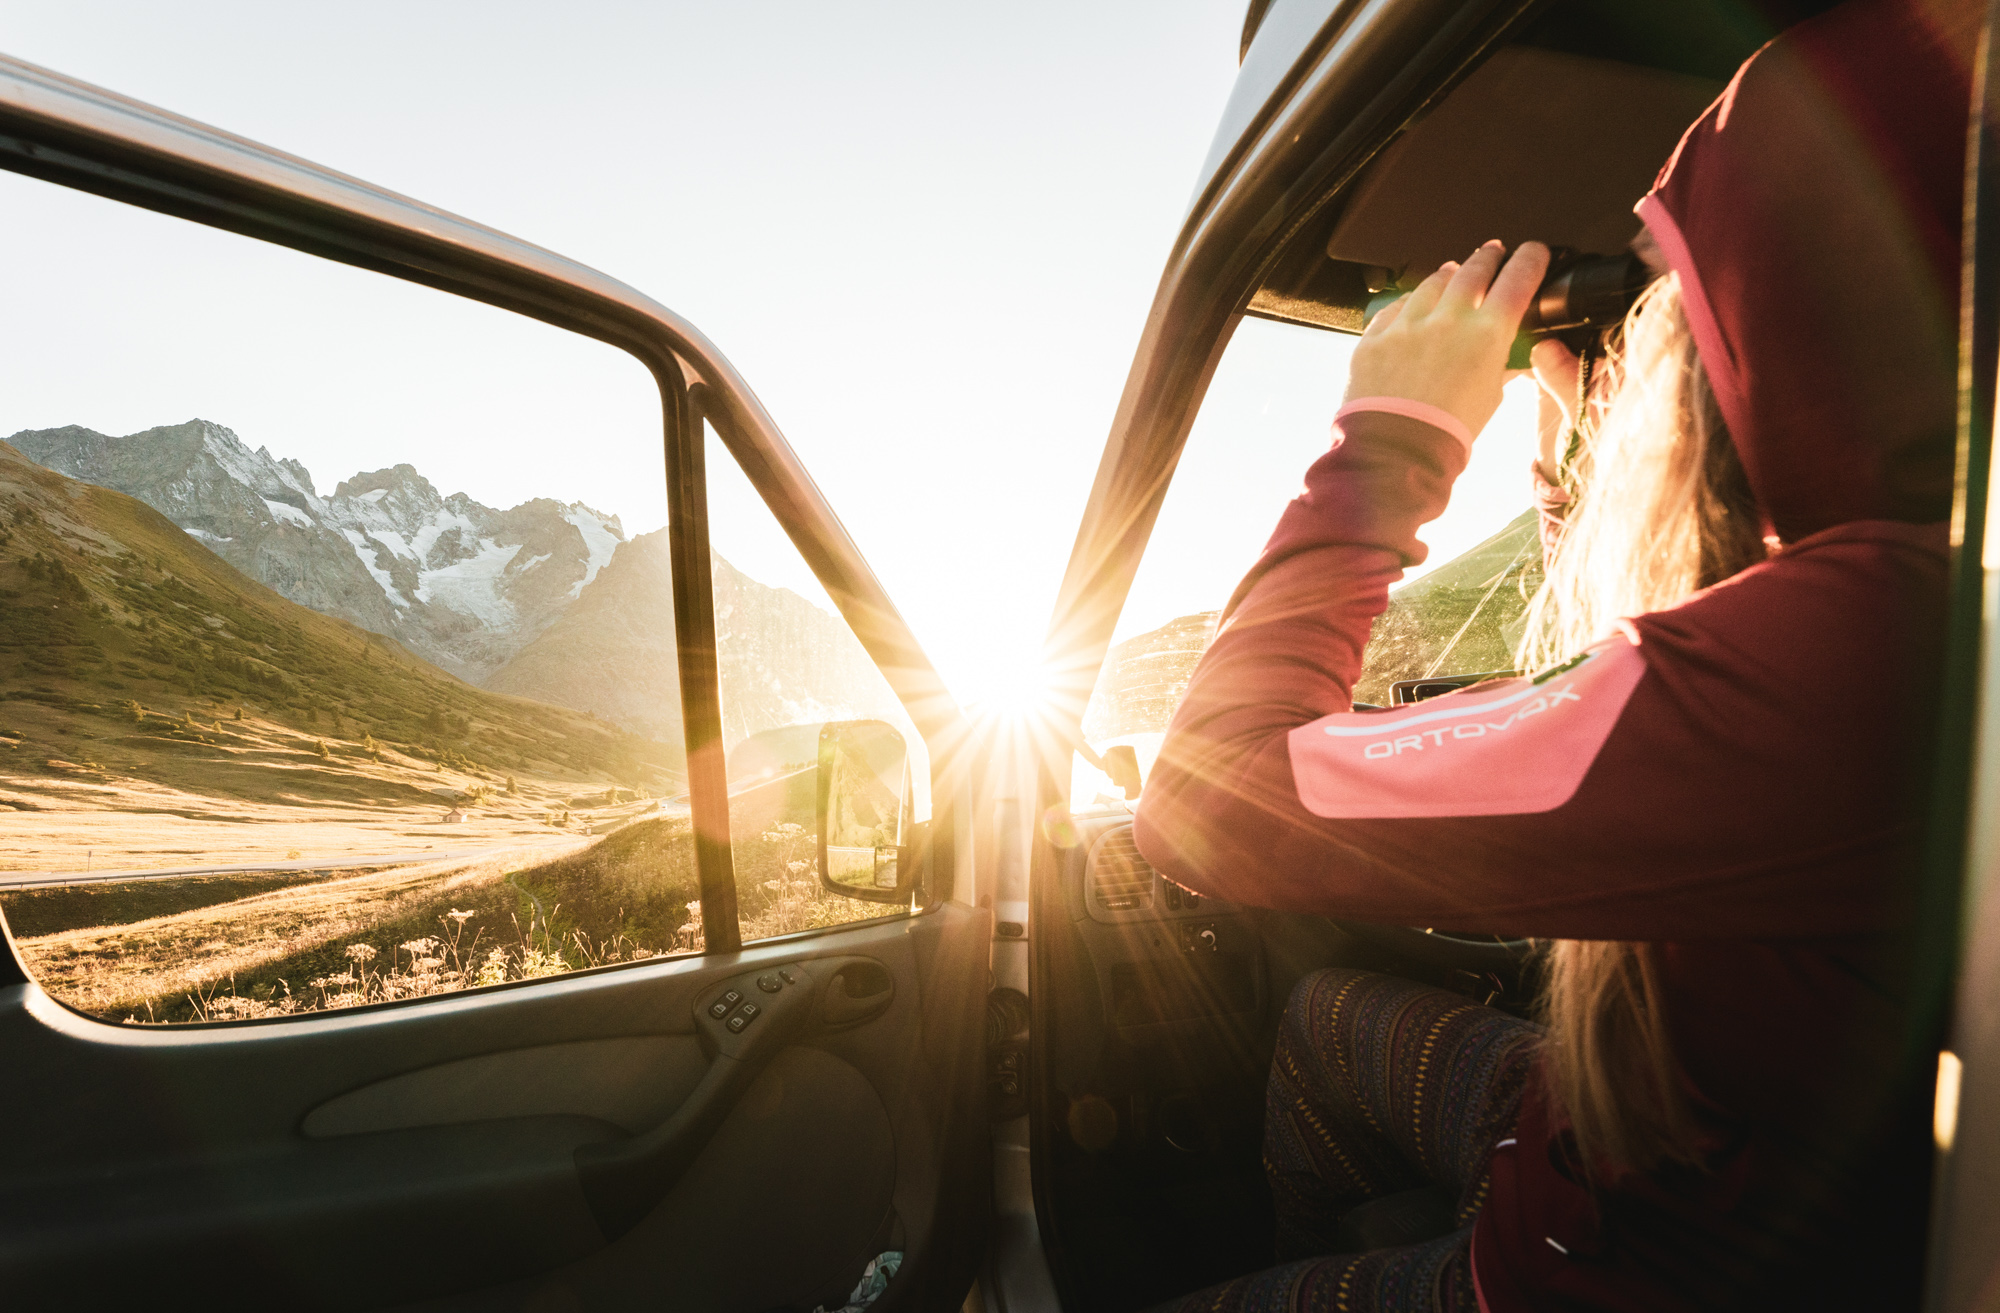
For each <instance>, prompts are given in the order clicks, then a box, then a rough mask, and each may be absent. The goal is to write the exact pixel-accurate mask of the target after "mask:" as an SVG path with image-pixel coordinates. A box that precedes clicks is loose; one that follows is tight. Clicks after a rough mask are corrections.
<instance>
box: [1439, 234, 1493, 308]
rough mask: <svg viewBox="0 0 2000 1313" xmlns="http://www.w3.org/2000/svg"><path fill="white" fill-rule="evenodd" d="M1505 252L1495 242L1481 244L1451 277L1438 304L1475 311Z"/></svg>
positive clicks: (1483, 297)
mask: <svg viewBox="0 0 2000 1313" xmlns="http://www.w3.org/2000/svg"><path fill="white" fill-rule="evenodd" d="M1506 251H1507V248H1506V247H1504V246H1502V245H1501V244H1500V243H1499V242H1497V241H1491V242H1486V243H1484V244H1482V245H1481V246H1480V248H1479V249H1478V250H1476V251H1474V252H1473V253H1472V254H1471V255H1470V256H1468V257H1467V258H1466V261H1465V263H1464V264H1462V265H1460V266H1459V269H1458V272H1457V273H1455V274H1453V275H1452V276H1451V283H1450V285H1449V286H1447V287H1446V288H1445V289H1444V296H1443V297H1442V298H1440V300H1439V302H1438V304H1439V305H1441V306H1443V307H1445V308H1446V309H1452V310H1477V309H1478V308H1479V304H1480V302H1481V301H1483V300H1485V299H1486V288H1487V286H1488V285H1489V284H1490V283H1492V281H1493V271H1494V270H1496V269H1498V268H1499V267H1500V259H1501V257H1502V256H1503V255H1505V254H1506Z"/></svg>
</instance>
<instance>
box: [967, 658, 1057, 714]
mask: <svg viewBox="0 0 2000 1313" xmlns="http://www.w3.org/2000/svg"><path fill="white" fill-rule="evenodd" d="M1053 688H1054V679H1053V672H1051V671H1050V670H1049V668H1048V667H1047V666H1046V665H1044V664H1043V663H1042V662H1041V661H1040V660H1039V659H1037V658H1035V657H1023V658H1022V659H1021V660H1019V661H1016V662H1011V663H1008V664H1006V665H1005V666H1002V667H1001V668H999V669H998V670H996V671H995V672H994V673H993V675H992V676H991V677H990V678H988V679H987V680H985V681H984V683H983V685H982V686H981V688H980V689H979V691H978V693H977V694H975V695H974V697H973V698H972V700H971V704H970V706H969V707H968V710H970V711H971V712H972V713H973V714H975V715H986V716H999V717H1003V718H1005V719H1009V720H1017V719H1027V718H1029V717H1031V716H1033V715H1034V714H1035V713H1037V712H1040V711H1044V710H1046V709H1047V708H1048V706H1049V704H1050V701H1051V698H1050V694H1051V692H1052V691H1053Z"/></svg>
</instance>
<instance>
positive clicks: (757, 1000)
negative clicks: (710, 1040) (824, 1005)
mask: <svg viewBox="0 0 2000 1313" xmlns="http://www.w3.org/2000/svg"><path fill="white" fill-rule="evenodd" d="M811 984H812V977H811V976H810V975H808V974H807V972H806V970H805V968H804V967H802V966H796V965H794V966H784V967H779V968H777V969H775V970H772V971H764V972H760V973H758V974H757V975H755V976H746V977H742V978H739V979H737V980H732V981H730V982H729V983H728V984H726V985H724V986H722V989H721V992H720V993H711V994H708V995H706V996H704V999H705V1001H702V1002H698V1003H697V1004H696V1005H695V1007H696V1014H697V1015H698V1016H699V1015H702V1014H706V1016H707V1020H708V1021H709V1023H710V1024H711V1025H713V1026H715V1031H713V1032H711V1033H718V1032H719V1034H718V1038H720V1039H722V1043H723V1048H724V1050H725V1051H727V1052H735V1051H736V1049H737V1047H738V1045H737V1042H736V1041H734V1039H733V1038H730V1037H734V1036H738V1035H741V1036H743V1037H744V1038H743V1041H742V1042H743V1043H748V1042H749V1041H750V1038H751V1035H749V1034H746V1033H745V1032H750V1031H752V1027H753V1025H754V1026H755V1032H754V1033H761V1032H762V1031H764V1030H766V1029H768V1028H769V1027H771V1026H774V1025H778V1026H782V1022H783V1020H784V1018H785V1017H786V1016H788V1015H791V1014H793V1013H795V1012H797V1013H798V1014H800V1015H803V1012H804V1009H805V1008H806V1005H807V1004H808V1002H809V1000H810V998H811V996H812V990H811V988H810V986H811ZM766 1012H771V1013H775V1014H778V1015H777V1017H776V1018H775V1019H772V1020H760V1019H761V1018H763V1017H764V1014H765V1013H766Z"/></svg>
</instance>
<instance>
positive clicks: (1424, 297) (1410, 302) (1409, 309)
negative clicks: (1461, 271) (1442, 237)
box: [1403, 260, 1459, 315]
mask: <svg viewBox="0 0 2000 1313" xmlns="http://www.w3.org/2000/svg"><path fill="white" fill-rule="evenodd" d="M1458 268H1459V266H1458V261H1456V260H1446V261H1445V262H1444V263H1443V264H1441V265H1439V266H1438V270H1437V272H1436V273H1434V274H1432V275H1431V276H1430V277H1429V278H1426V279H1424V281H1422V282H1421V283H1418V284H1417V290H1416V291H1414V292H1412V293H1410V294H1409V295H1408V296H1406V297H1404V298H1403V307H1404V309H1403V313H1404V314H1406V315H1427V314H1429V313H1430V312H1431V311H1432V310H1434V309H1436V308H1437V303H1438V299H1439V298H1440V297H1442V296H1443V295H1444V289H1445V288H1446V287H1449V286H1450V285H1451V280H1452V277H1453V276H1454V275H1455V274H1457V273H1458Z"/></svg>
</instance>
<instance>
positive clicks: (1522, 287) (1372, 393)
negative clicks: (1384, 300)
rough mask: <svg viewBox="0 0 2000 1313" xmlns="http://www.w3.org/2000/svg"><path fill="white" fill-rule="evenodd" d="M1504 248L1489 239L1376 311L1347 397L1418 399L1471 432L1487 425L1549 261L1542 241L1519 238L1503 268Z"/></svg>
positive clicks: (1351, 368)
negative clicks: (1510, 352) (1509, 357)
mask: <svg viewBox="0 0 2000 1313" xmlns="http://www.w3.org/2000/svg"><path fill="white" fill-rule="evenodd" d="M1505 252H1506V248H1505V247H1503V246H1502V245H1501V244H1500V243H1499V242H1497V241H1496V242H1488V243H1486V244H1485V245H1484V246H1482V247H1480V248H1479V249H1478V250H1477V251H1474V252H1473V253H1472V256H1471V258H1470V259H1468V260H1466V262H1465V263H1464V264H1458V263H1456V262H1448V263H1446V264H1445V265H1443V266H1442V267H1440V268H1439V269H1438V271H1437V272H1436V273H1434V274H1432V275H1431V276H1430V277H1429V278H1426V279H1424V281H1423V282H1422V284H1420V285H1419V286H1418V288H1417V290H1416V291H1414V292H1412V293H1410V294H1409V295H1408V296H1406V297H1404V298H1403V299H1402V300H1400V301H1398V302H1396V303H1395V304H1394V305H1391V306H1390V307H1388V308H1387V309H1386V310H1384V311H1382V313H1381V314H1379V315H1377V316H1376V317H1375V322H1374V323H1372V324H1370V325H1369V326H1368V331H1367V332H1365V333H1363V334H1362V335H1361V344H1360V345H1359V346H1357V347H1355V348H1354V360H1353V363H1352V365H1350V366H1349V369H1348V374H1347V399H1348V400H1350V401H1352V400H1355V399H1357V398H1360V397H1401V398H1403V399H1405V400H1407V401H1421V402H1424V403H1426V404H1428V405H1432V406H1437V407H1439V408H1440V409H1442V410H1445V411H1447V412H1449V413H1450V414H1452V415H1455V416H1457V417H1458V419H1460V420H1461V421H1463V422H1464V424H1465V426H1466V428H1467V429H1468V430H1470V431H1471V432H1473V433H1475V434H1476V433H1478V432H1479V431H1480V430H1481V429H1483V428H1485V427H1486V421H1488V420H1490V419H1492V418H1493V412H1494V411H1496V410H1498V409H1499V408H1500V388H1501V385H1502V384H1503V383H1504V382H1505V381H1506V374H1507V352H1508V348H1509V347H1511V346H1512V345H1513V342H1514V335H1515V333H1517V332H1519V331H1520V328H1521V317H1522V316H1523V315H1524V314H1526V313H1527V310H1528V302H1529V301H1530V300H1531V299H1532V298H1533V297H1534V295H1535V289H1536V288H1537V287H1540V286H1541V283H1542V275H1543V274H1544V273H1546V272H1547V271H1548V267H1549V248H1548V247H1546V246H1543V245H1542V244H1541V243H1540V242H1523V243H1522V244H1521V245H1520V247H1519V248H1517V249H1516V250H1515V252H1514V254H1513V256H1512V258H1510V259H1508V260H1507V262H1506V266H1505V267H1504V268H1503V267H1502V266H1501V263H1500V262H1501V258H1502V256H1503V255H1504V254H1505ZM1496 274H1497V276H1496Z"/></svg>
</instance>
